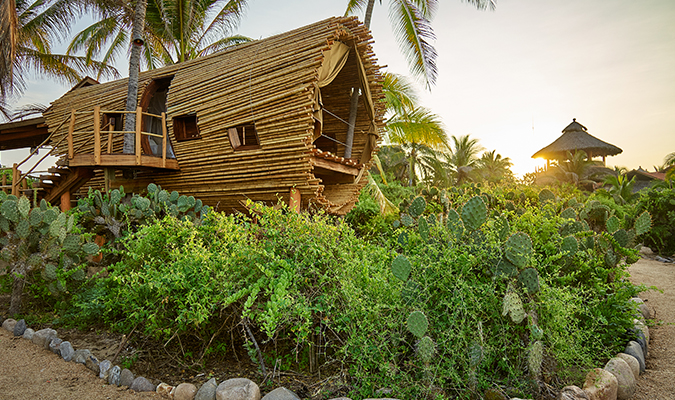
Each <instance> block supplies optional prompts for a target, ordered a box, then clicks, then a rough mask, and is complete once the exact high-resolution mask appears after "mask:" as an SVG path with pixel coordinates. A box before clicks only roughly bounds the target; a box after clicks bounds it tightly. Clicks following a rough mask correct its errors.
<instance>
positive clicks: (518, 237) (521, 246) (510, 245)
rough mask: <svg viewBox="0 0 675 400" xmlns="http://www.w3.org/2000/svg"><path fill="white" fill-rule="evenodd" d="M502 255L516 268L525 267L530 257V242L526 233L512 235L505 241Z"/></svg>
mask: <svg viewBox="0 0 675 400" xmlns="http://www.w3.org/2000/svg"><path fill="white" fill-rule="evenodd" d="M504 255H506V258H508V260H509V261H511V262H512V263H513V265H515V266H516V267H518V268H523V267H525V266H526V265H527V263H528V261H529V259H530V257H531V256H532V240H531V239H530V237H529V236H528V235H527V234H526V233H523V232H517V233H514V234H513V235H511V237H509V239H508V240H507V241H506V245H505V249H504Z"/></svg>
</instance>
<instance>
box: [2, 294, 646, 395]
mask: <svg viewBox="0 0 675 400" xmlns="http://www.w3.org/2000/svg"><path fill="white" fill-rule="evenodd" d="M630 301H631V302H632V303H635V304H636V306H637V309H638V310H639V313H638V314H637V315H636V316H637V317H638V318H636V319H634V320H633V331H634V332H635V333H636V335H637V340H636V341H630V342H629V343H628V344H627V346H626V349H625V350H624V352H623V353H619V354H617V355H616V356H615V357H613V358H612V359H610V360H609V361H608V362H607V364H605V367H604V368H602V369H601V368H594V369H592V370H590V371H589V372H588V374H587V375H586V381H585V382H584V387H583V389H582V388H579V387H577V386H566V387H564V388H563V389H562V391H561V392H560V394H559V395H558V397H557V398H558V399H559V400H628V399H630V398H631V397H633V395H634V394H635V390H636V381H637V379H638V378H639V376H640V375H641V374H643V373H644V372H645V367H646V364H645V360H646V358H647V355H648V352H649V328H648V327H647V324H646V320H649V319H651V318H652V315H651V311H650V310H649V307H647V305H646V304H645V303H644V301H643V300H642V299H640V298H639V297H634V298H632V299H630ZM0 321H2V327H3V328H4V329H5V330H7V331H9V332H12V333H13V334H14V336H21V337H22V338H23V339H26V340H30V341H32V342H33V343H34V344H36V345H37V346H40V347H43V348H44V349H45V350H51V351H52V352H53V353H55V354H57V355H59V356H61V357H62V358H63V360H64V361H66V362H76V363H80V364H84V365H85V366H86V367H87V368H88V369H90V370H91V371H92V372H94V373H95V374H97V375H98V377H99V378H101V379H102V380H104V381H106V382H107V383H108V384H109V385H115V386H127V387H128V388H129V389H131V390H133V391H135V392H157V393H158V394H160V395H161V396H162V397H164V398H168V399H173V400H223V399H230V398H245V399H247V400H261V393H260V388H259V386H258V385H257V384H256V383H255V382H253V381H251V380H249V379H246V378H233V379H228V380H226V381H223V382H221V383H220V384H218V382H217V381H216V379H215V378H212V379H211V380H209V381H208V382H206V383H204V384H203V385H202V386H201V387H200V388H199V389H198V388H197V387H196V386H195V385H193V384H192V383H181V384H179V385H177V386H171V385H169V384H166V383H163V382H162V383H160V384H159V385H155V384H153V383H152V382H150V381H149V380H148V379H146V378H144V377H142V376H138V377H135V376H134V374H133V373H132V372H131V371H130V370H128V369H126V368H124V369H122V368H120V367H119V366H118V365H112V363H111V362H110V361H109V360H103V361H100V362H99V360H98V359H97V358H96V356H94V355H93V354H92V353H91V351H89V350H88V349H80V350H75V349H74V348H73V346H72V345H71V344H70V342H68V341H64V340H62V339H60V338H59V337H58V336H57V332H56V331H55V330H54V329H51V328H46V329H41V330H39V331H37V332H36V331H34V330H33V329H31V328H28V327H27V326H26V321H25V320H23V319H22V320H19V321H16V320H14V319H11V318H9V319H6V320H3V318H2V316H0ZM232 396H235V397H232ZM239 396H243V397H239ZM262 400H300V398H299V397H298V396H297V395H296V394H295V393H293V392H292V391H290V390H288V389H286V388H285V387H279V388H276V389H274V390H272V391H271V392H269V393H268V394H266V395H265V396H264V397H262ZM331 400H351V399H349V398H347V397H340V398H334V399H331ZM364 400H376V399H364ZM377 400H396V399H377ZM511 400H522V399H519V398H516V397H514V398H511Z"/></svg>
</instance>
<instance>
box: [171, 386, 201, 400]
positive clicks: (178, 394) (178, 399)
mask: <svg viewBox="0 0 675 400" xmlns="http://www.w3.org/2000/svg"><path fill="white" fill-rule="evenodd" d="M196 395H197V386H195V385H193V384H191V383H181V384H180V385H178V386H176V389H175V390H174V391H173V400H192V399H194V398H195V396H196Z"/></svg>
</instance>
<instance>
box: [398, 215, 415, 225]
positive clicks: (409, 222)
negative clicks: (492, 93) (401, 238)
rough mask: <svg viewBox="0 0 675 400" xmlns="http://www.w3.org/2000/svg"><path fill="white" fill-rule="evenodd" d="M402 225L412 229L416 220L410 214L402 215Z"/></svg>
mask: <svg viewBox="0 0 675 400" xmlns="http://www.w3.org/2000/svg"><path fill="white" fill-rule="evenodd" d="M401 223H402V224H403V226H407V227H410V226H412V225H413V224H414V223H415V220H414V219H413V218H412V217H411V216H410V215H408V214H401Z"/></svg>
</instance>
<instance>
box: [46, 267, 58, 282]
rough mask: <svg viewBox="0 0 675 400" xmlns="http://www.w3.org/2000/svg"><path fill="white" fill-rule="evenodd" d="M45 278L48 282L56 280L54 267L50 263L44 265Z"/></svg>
mask: <svg viewBox="0 0 675 400" xmlns="http://www.w3.org/2000/svg"><path fill="white" fill-rule="evenodd" d="M45 277H46V278H47V279H49V280H50V281H53V280H54V279H56V265H54V264H52V263H49V264H47V265H45Z"/></svg>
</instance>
